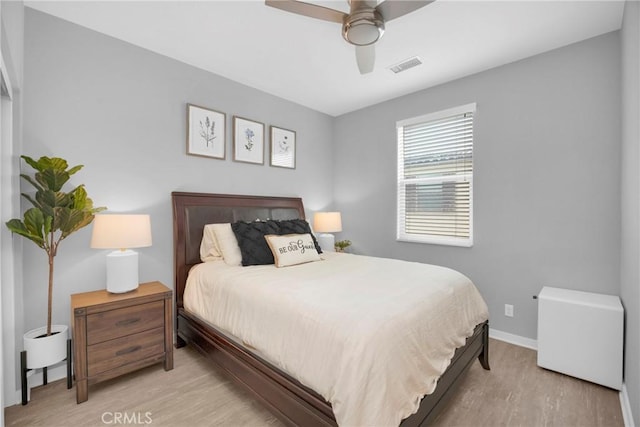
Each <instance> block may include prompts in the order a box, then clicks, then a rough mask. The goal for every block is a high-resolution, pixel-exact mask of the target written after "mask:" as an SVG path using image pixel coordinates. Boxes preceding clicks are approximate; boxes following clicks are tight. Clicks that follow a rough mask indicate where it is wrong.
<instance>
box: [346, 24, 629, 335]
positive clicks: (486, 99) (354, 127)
mask: <svg viewBox="0 0 640 427" xmlns="http://www.w3.org/2000/svg"><path fill="white" fill-rule="evenodd" d="M408 72H429V68H428V62H427V64H425V66H423V68H422V69H416V70H412V71H408ZM399 78H401V76H399ZM470 102H476V103H477V114H476V116H475V117H476V122H475V123H476V124H475V128H474V130H475V145H474V168H475V169H474V211H475V214H474V240H475V244H474V246H473V247H472V248H459V247H449V246H438V245H426V244H416V243H404V242H397V241H396V240H395V227H396V216H395V215H396V214H395V208H396V169H397V168H396V138H395V122H396V121H397V120H401V119H406V118H410V117H415V116H419V115H422V114H426V113H430V112H433V111H439V110H442V109H446V108H449V107H453V106H457V105H463V104H467V103H470ZM619 117H620V52H619V34H618V33H617V32H616V33H610V34H607V35H604V36H600V37H597V38H594V39H590V40H587V41H584V42H581V43H578V44H575V45H571V46H568V47H565V48H562V49H558V50H555V51H551V52H548V53H545V54H542V55H538V56H535V57H532V58H529V59H526V60H522V61H519V62H516V63H512V64H509V65H505V66H502V67H498V68H495V69H492V70H489V71H486V72H483V73H480V74H476V75H473V76H470V77H467V78H463V79H460V80H457V81H454V82H451V83H448V84H444V85H441V86H437V87H434V88H430V89H427V90H424V91H421V92H417V93H414V94H410V95H407V96H403V97H400V98H397V99H394V100H390V101H388V102H384V103H381V104H378V105H375V106H372V107H370V108H366V109H363V110H360V111H356V112H353V113H350V114H345V115H343V116H340V117H339V118H337V120H336V124H335V130H334V140H335V146H334V159H335V165H334V172H335V186H334V203H335V207H336V208H337V209H338V210H340V211H342V213H343V230H344V231H343V232H342V233H341V235H340V236H339V237H344V238H349V239H351V240H352V241H353V242H354V251H355V252H359V253H364V254H369V255H376V256H383V257H392V258H399V259H405V260H414V261H421V262H427V263H433V264H440V265H445V266H449V267H453V268H455V269H457V270H459V271H461V272H463V273H465V274H466V275H468V276H469V277H470V278H471V279H472V280H473V281H474V282H475V283H476V284H477V286H478V287H479V289H480V291H481V292H482V294H483V296H484V297H485V299H486V301H487V304H488V305H489V310H490V314H491V319H490V322H491V326H492V328H495V329H498V330H501V331H505V332H508V333H513V334H517V335H520V336H524V337H529V338H536V321H537V305H536V302H535V301H534V300H533V299H532V295H536V294H538V292H539V291H540V289H541V288H542V286H545V285H550V286H556V287H564V288H572V289H581V290H584V291H593V292H601V293H606V294H614V295H618V293H619V278H620V268H619V256H620V243H619V242H620V190H619V182H620V174H619V168H620V119H619ZM505 303H509V304H513V305H514V306H515V316H514V317H513V318H507V317H505V316H504V304H505Z"/></svg>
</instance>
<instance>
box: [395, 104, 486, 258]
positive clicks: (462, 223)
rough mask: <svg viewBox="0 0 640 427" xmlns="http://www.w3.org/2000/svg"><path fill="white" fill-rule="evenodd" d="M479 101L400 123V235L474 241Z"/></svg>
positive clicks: (449, 241) (451, 242) (407, 238)
mask: <svg viewBox="0 0 640 427" xmlns="http://www.w3.org/2000/svg"><path fill="white" fill-rule="evenodd" d="M474 113H475V104H469V105H464V106H461V107H457V108H452V109H449V110H445V111H441V112H438V113H434V114H429V115H426V116H421V117H416V118H413V119H408V120H404V121H401V122H398V123H397V126H396V127H397V135H398V212H397V214H398V233H397V238H398V240H403V241H412V242H423V243H439V244H449V245H458V246H471V245H472V244H473V227H472V226H473V221H472V200H473V197H472V191H473V116H474Z"/></svg>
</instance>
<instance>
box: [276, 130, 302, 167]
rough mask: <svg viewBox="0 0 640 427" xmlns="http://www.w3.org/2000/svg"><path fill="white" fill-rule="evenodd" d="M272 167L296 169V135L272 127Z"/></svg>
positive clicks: (292, 132) (290, 131) (289, 131)
mask: <svg viewBox="0 0 640 427" xmlns="http://www.w3.org/2000/svg"><path fill="white" fill-rule="evenodd" d="M271 166H275V167H279V168H289V169H295V168H296V133H295V132H294V131H292V130H288V129H283V128H279V127H276V126H271Z"/></svg>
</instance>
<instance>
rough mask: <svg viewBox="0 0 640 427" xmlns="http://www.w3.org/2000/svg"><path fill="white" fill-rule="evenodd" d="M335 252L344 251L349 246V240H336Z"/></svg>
mask: <svg viewBox="0 0 640 427" xmlns="http://www.w3.org/2000/svg"><path fill="white" fill-rule="evenodd" d="M334 246H335V249H336V252H344V250H345V249H347V248H348V247H349V246H351V240H338V241H337V242H336V243H335V245H334Z"/></svg>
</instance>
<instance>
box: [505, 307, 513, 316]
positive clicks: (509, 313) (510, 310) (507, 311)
mask: <svg viewBox="0 0 640 427" xmlns="http://www.w3.org/2000/svg"><path fill="white" fill-rule="evenodd" d="M504 315H505V316H507V317H513V305H511V304H505V305H504Z"/></svg>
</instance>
